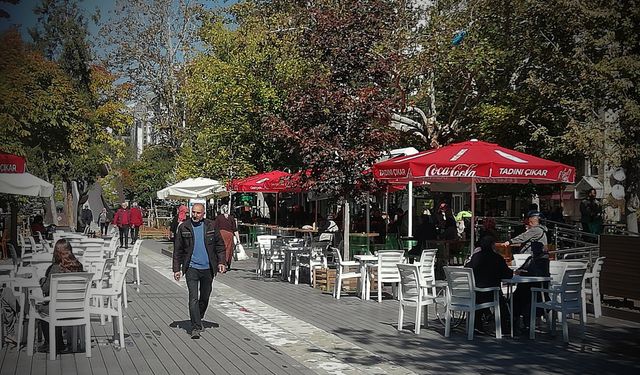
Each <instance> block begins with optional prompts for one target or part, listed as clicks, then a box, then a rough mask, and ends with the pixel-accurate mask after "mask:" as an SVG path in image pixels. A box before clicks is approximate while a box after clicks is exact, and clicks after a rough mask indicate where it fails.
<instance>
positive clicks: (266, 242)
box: [256, 234, 278, 254]
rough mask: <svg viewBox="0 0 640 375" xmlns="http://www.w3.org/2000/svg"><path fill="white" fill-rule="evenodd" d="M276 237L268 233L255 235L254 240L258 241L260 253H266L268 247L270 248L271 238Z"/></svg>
mask: <svg viewBox="0 0 640 375" xmlns="http://www.w3.org/2000/svg"><path fill="white" fill-rule="evenodd" d="M276 238H278V237H277V236H273V235H270V234H263V235H260V236H256V240H257V241H258V248H259V250H260V252H261V253H263V254H267V252H268V251H269V249H271V240H274V239H276Z"/></svg>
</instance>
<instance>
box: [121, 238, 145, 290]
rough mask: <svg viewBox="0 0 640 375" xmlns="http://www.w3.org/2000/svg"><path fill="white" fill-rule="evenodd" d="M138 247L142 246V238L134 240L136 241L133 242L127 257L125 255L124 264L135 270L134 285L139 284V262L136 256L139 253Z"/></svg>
mask: <svg viewBox="0 0 640 375" xmlns="http://www.w3.org/2000/svg"><path fill="white" fill-rule="evenodd" d="M140 247H142V240H136V242H135V243H134V244H133V249H132V250H131V253H130V254H129V257H127V263H126V266H127V267H128V268H131V269H133V270H134V272H135V278H136V285H140V262H139V261H138V257H139V255H140ZM125 284H126V282H125ZM125 288H126V286H125Z"/></svg>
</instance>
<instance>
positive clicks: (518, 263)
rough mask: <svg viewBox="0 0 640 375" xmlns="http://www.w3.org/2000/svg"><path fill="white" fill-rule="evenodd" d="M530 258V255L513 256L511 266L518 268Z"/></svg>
mask: <svg viewBox="0 0 640 375" xmlns="http://www.w3.org/2000/svg"><path fill="white" fill-rule="evenodd" d="M530 256H531V254H513V261H512V262H511V265H512V266H514V267H520V266H522V265H523V264H524V262H526V261H527V259H529V257H530Z"/></svg>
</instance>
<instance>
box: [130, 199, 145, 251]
mask: <svg viewBox="0 0 640 375" xmlns="http://www.w3.org/2000/svg"><path fill="white" fill-rule="evenodd" d="M131 206H132V207H131V210H129V216H130V219H131V222H130V225H131V243H133V244H135V243H136V241H137V240H138V234H139V233H140V227H141V226H142V211H141V210H140V207H138V202H133V204H132V205H131Z"/></svg>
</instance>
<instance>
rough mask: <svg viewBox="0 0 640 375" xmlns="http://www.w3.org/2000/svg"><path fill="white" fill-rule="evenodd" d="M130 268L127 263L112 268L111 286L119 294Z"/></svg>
mask: <svg viewBox="0 0 640 375" xmlns="http://www.w3.org/2000/svg"><path fill="white" fill-rule="evenodd" d="M128 270H129V268H128V267H126V266H125V265H120V266H118V265H114V266H113V267H112V268H111V280H112V283H111V287H112V288H113V289H114V290H115V291H116V293H117V294H120V293H122V288H123V286H124V282H125V279H126V275H127V271H128Z"/></svg>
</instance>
